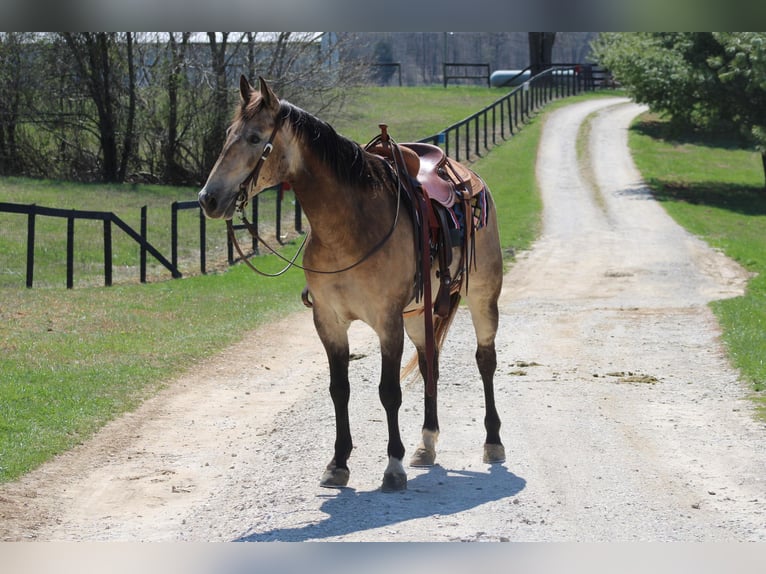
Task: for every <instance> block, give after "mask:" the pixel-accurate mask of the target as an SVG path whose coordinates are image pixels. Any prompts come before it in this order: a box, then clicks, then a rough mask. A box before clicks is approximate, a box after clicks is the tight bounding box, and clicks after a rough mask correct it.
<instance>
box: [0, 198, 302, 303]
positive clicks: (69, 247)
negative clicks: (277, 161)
mask: <svg viewBox="0 0 766 574" xmlns="http://www.w3.org/2000/svg"><path fill="white" fill-rule="evenodd" d="M271 191H274V192H276V198H275V214H276V216H275V219H276V221H275V234H276V239H277V241H278V242H279V243H280V244H283V241H282V230H283V222H282V219H283V211H284V210H283V205H282V204H283V202H284V191H285V190H284V189H283V188H282V186H281V185H280V186H277V187H275V188H271ZM260 197H261V196H260V195H257V196H255V197H254V198H252V200H251V201H250V205H251V214H250V218H251V221H252V222H253V224H254V225H255V228H256V229H258V223H259V221H260V220H262V219H263V218H262V217H261V216H260V215H259V204H260V201H259V198H260ZM186 210H196V211H197V212H198V214H199V269H200V273H202V274H203V275H204V274H205V273H207V251H208V246H207V239H208V238H207V235H208V234H207V219H206V218H205V215H204V213H203V211H202V209H201V208H200V206H199V203H198V202H197V201H174V202H173V203H172V204H171V205H170V228H171V232H170V236H171V237H170V261H168V259H167V258H166V257H165V256H164V255H163V254H162V252H161V251H160V250H159V249H158V248H157V247H156V246H155V245H152V244H151V243H150V242H149V241H148V240H147V236H148V229H147V207H146V206H143V207H142V208H141V219H140V229H139V231H136V230H135V229H134V228H133V227H131V226H130V225H128V224H127V223H125V222H124V221H123V220H122V219H121V218H120V217H119V216H118V215H116V214H114V213H112V212H107V211H84V210H78V209H60V208H54V207H43V206H39V205H35V204H17V203H5V202H0V213H3V212H5V213H17V214H21V215H26V216H27V234H26V236H27V237H26V239H27V245H26V286H27V287H32V286H33V285H34V275H35V244H36V241H35V239H36V233H35V230H36V222H37V218H38V217H40V216H44V217H55V218H64V219H66V220H67V228H66V235H67V241H66V286H67V288H68V289H72V288H73V287H74V270H75V265H74V260H75V258H74V253H75V221H76V220H78V219H81V220H97V221H102V222H103V225H104V227H103V242H104V285H106V286H107V287H110V286H111V285H112V278H113V265H112V227H113V226H114V225H116V226H117V227H118V228H119V229H121V230H122V231H124V232H125V233H126V235H127V236H128V237H130V238H131V239H133V240H134V241H135V242H136V243H137V244H138V245H139V248H140V249H139V281H140V282H141V283H146V278H147V257H148V255H151V256H152V257H154V259H156V260H157V262H158V263H159V264H160V265H161V266H163V267H164V268H165V269H167V271H168V272H169V273H170V275H171V277H173V278H174V279H178V278H180V277H182V273H181V271H180V265H179V245H178V238H179V232H178V225H179V212H180V211H186ZM244 228H245V226H244V225H235V226H234V229H235V230H239V229H244ZM294 228H295V231H296V233H299V234H301V233H303V221H302V212H301V208H300V205H299V204H298V203H297V201H296V203H295V214H294ZM220 229H224V228H223V227H221V228H220ZM222 233H223V234H224V235H225V236H226V244H227V249H226V252H227V261H228V263H229V265H233V264H234V262H235V258H234V249H233V246H232V244H231V240H230V239H229V237H228V234H226V233H225V230H224V231H223V232H222ZM251 242H252V250H253V253H254V254H258V244H257V241H256V240H255V239H251Z"/></svg>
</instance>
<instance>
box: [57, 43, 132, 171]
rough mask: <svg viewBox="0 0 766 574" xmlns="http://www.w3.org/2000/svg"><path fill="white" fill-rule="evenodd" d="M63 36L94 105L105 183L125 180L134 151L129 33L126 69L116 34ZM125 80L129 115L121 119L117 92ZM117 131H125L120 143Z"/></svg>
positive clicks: (120, 90) (120, 89)
mask: <svg viewBox="0 0 766 574" xmlns="http://www.w3.org/2000/svg"><path fill="white" fill-rule="evenodd" d="M62 36H63V38H64V41H65V42H66V45H67V46H68V48H69V50H70V52H71V54H72V55H73V57H74V59H75V62H76V66H77V72H78V74H79V76H80V77H81V78H82V79H83V81H84V83H85V86H86V88H87V91H88V93H89V94H90V97H91V99H92V100H93V103H94V105H95V107H96V112H97V125H98V133H99V141H100V145H101V159H102V165H101V174H102V179H103V181H106V182H122V181H124V180H125V174H126V170H127V165H128V161H129V159H130V155H131V152H132V150H133V137H134V134H133V127H134V126H133V124H134V121H135V109H136V86H135V72H134V69H133V65H132V61H131V60H132V56H133V50H132V47H133V37H132V34H131V33H130V32H128V33H127V34H126V36H125V46H126V50H127V57H126V59H127V61H128V70H127V72H124V71H123V70H122V69H121V62H119V60H118V59H117V49H118V47H117V46H118V38H117V34H116V33H113V32H98V33H91V32H82V33H71V32H63V33H62ZM126 76H127V77H126ZM126 81H127V84H128V115H127V119H125V120H123V119H122V118H121V114H120V112H121V103H120V94H121V92H122V86H123V85H124V83H125V82H126ZM123 121H124V123H123ZM120 132H121V133H123V134H124V136H123V139H122V142H120V141H119V139H118V134H119V133H120ZM120 149H121V150H122V153H121V154H120Z"/></svg>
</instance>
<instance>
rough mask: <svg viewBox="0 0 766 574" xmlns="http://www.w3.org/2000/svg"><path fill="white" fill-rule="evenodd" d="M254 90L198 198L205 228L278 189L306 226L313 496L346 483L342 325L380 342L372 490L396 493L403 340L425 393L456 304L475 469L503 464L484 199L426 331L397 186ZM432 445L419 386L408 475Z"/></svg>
mask: <svg viewBox="0 0 766 574" xmlns="http://www.w3.org/2000/svg"><path fill="white" fill-rule="evenodd" d="M258 81H259V89H257V90H256V89H255V88H254V87H253V86H252V85H251V84H250V82H249V81H248V80H247V79H246V78H245V77H244V76H242V77H241V79H240V86H239V91H240V96H241V102H240V104H239V105H238V107H237V109H236V111H235V114H234V118H233V121H232V123H231V125H230V127H229V128H228V130H227V136H226V139H225V142H224V145H223V149H222V150H221V152H220V156H219V157H218V159H217V161H216V163H215V165H214V166H213V168H212V170H211V172H210V174H209V176H208V178H207V181H206V183H205V185H204V187H203V188H202V189H201V190H200V191H199V193H198V200H199V204H200V206H201V207H202V209H203V211H204V213H205V215H206V216H207V217H208V218H211V219H224V220H227V223H228V224H229V225H230V222H231V219H232V217H233V216H234V215H235V212H237V211H239V210H241V208H242V206H243V204H246V202H247V201H248V200H249V199H251V198H252V197H253V196H254V195H255V194H257V193H259V192H260V191H262V190H264V189H266V188H270V187H273V186H275V185H277V184H279V183H282V182H288V183H289V185H290V186H291V187H292V189H293V190H294V193H295V196H296V199H297V200H298V202H299V203H300V206H301V208H302V209H303V211H304V213H305V215H306V218H307V220H308V222H309V226H310V231H309V233H308V234H307V238H306V242H305V246H304V253H303V262H302V268H303V269H304V273H305V280H306V287H307V291H308V294H309V295H310V303H309V304H310V306H311V309H312V314H313V322H314V326H315V328H316V332H317V334H318V336H319V338H320V340H321V342H322V345H323V346H324V349H325V351H326V354H327V360H328V364H329V378H330V388H329V390H330V396H331V399H332V403H333V406H334V411H335V427H336V430H335V444H334V453H333V457H332V460H331V461H330V463H329V464H328V465H327V467H326V469H325V470H324V472H323V474H322V477H321V479H320V486H323V487H328V488H343V487H347V485H348V481H349V476H350V471H349V466H348V459H349V456H350V454H351V451H352V438H351V430H350V424H349V411H348V404H349V397H350V384H349V339H348V329H349V326H350V324H351V323H352V322H353V321H357V320H360V321H363V322H364V323H366V324H367V325H369V326H370V327H371V328H372V329H373V331H374V332H375V333H376V334H377V337H378V339H379V343H380V355H381V372H380V384H379V386H378V393H379V397H380V401H381V404H382V406H383V408H384V409H385V413H386V421H387V426H388V444H387V455H388V465H387V466H386V468H385V470H384V473H383V483H382V487H381V490H382V491H384V492H392V491H401V490H405V489H406V487H407V474H406V471H405V468H404V463H403V460H404V455H405V447H404V445H403V443H402V439H401V436H400V430H399V414H398V413H399V409H400V406H401V404H402V390H401V378H402V374H403V371H402V368H401V366H402V355H403V352H404V336H405V332H406V334H407V336H408V337H409V338H410V340H411V341H412V343H413V345H414V347H415V350H416V352H417V363H418V365H419V368H420V372H421V374H422V375H423V378H424V380H426V377H427V376H428V378H429V379H433V381H434V384H435V381H436V379H438V376H439V369H438V359H439V352H440V349H441V346H442V341H443V338H444V335H446V331H447V329H448V328H449V325H450V323H451V322H452V318H454V316H455V313H456V311H457V309H458V305H459V303H460V300H461V299H465V301H466V302H467V306H468V309H469V311H470V315H471V319H472V322H473V327H474V331H475V335H476V353H475V359H476V363H477V366H478V370H479V373H480V375H481V379H482V382H483V387H484V396H485V418H484V426H485V430H486V440H485V442H484V449H483V461H484V462H486V463H490V464H494V463H501V462H504V461H505V448H504V446H503V444H502V442H501V440H500V418H499V416H498V412H497V409H496V406H495V397H494V373H495V370H496V367H497V357H496V352H495V336H496V333H497V329H498V320H499V314H498V306H497V301H498V297H499V295H500V291H501V287H502V276H503V261H502V251H501V248H500V241H499V233H498V226H497V212H496V209H495V207H494V200H493V199H492V196H491V194H490V193H489V189H488V188H487V189H486V198H485V199H486V204H487V205H486V224H484V225H483V226H482V227H481V228H479V229H477V230H476V231H475V236H474V237H473V238H472V243H473V245H472V247H471V251H472V252H473V253H474V254H475V257H474V258H473V261H472V264H471V265H470V266H469V268H468V269H467V270H466V271H467V273H468V274H469V275H470V278H469V277H465V281H463V282H462V283H461V285H460V290H459V291H458V292H457V293H453V294H452V295H451V297H450V298H449V310H448V313H447V316H446V317H441V316H432V315H431V314H430V313H427V314H426V316H428V317H429V318H431V320H432V321H433V323H434V325H433V326H431V325H428V324H427V323H426V321H424V319H423V316H424V315H423V306H424V304H425V301H424V299H429V300H432V299H431V298H430V297H422V296H418V293H417V286H416V281H415V280H414V278H415V277H416V276H417V261H418V259H419V256H418V253H417V240H416V239H417V238H416V231H415V229H416V227H415V226H414V225H413V219H414V218H416V216H415V215H413V214H412V212H411V211H410V210H408V209H406V208H403V206H402V204H403V203H404V201H403V199H402V196H401V194H402V182H401V177H400V174H399V173H397V170H395V169H393V168H392V165H391V161H390V160H389V159H387V158H385V157H382V156H380V155H377V154H374V153H371V152H369V151H367V150H366V149H365V148H363V147H362V146H360V145H359V144H357V143H355V142H353V141H351V140H350V139H347V138H345V137H344V136H342V135H340V134H338V133H337V132H336V131H335V129H334V128H333V127H332V126H330V125H329V124H328V123H326V122H324V121H322V120H320V119H319V118H317V117H315V116H313V115H312V114H310V113H309V112H307V111H305V110H303V109H301V108H299V107H298V106H295V105H293V104H291V103H289V102H288V101H286V100H280V99H279V98H278V97H277V96H276V94H275V93H274V92H273V91H272V89H271V87H270V86H269V85H268V83H267V82H266V81H265V80H264V79H263V78H261V77H259V79H258ZM434 147H435V146H434ZM465 249H466V248H465V247H463V246H455V247H453V248H452V255H454V257H452V264H451V267H450V270H451V272H452V275H453V276H455V274H456V273H459V270H458V269H457V268H456V267H457V265H458V263H456V262H457V261H459V260H460V255H461V250H463V251H464V250H465ZM424 257H425V258H429V257H430V254H426V255H425V256H424ZM435 267H436V266H434V268H432V269H431V270H430V272H429V275H430V278H431V279H432V281H430V282H429V283H430V285H431V291H433V293H426V295H434V296H435V294H436V289H437V287H438V275H439V270H438V269H436V268H435ZM469 279H470V280H469ZM429 327H430V328H434V327H435V328H436V330H437V332H438V339H437V344H436V345H435V346H434V345H433V344H432V345H430V348H429V345H428V344H427V338H428V337H427V335H428V331H429ZM414 362H415V361H414V359H413V361H412V363H413V368H414ZM438 436H439V422H438V416H437V393H436V391H435V387H434V389H432V390H430V392H429V390H428V388H426V392H425V393H424V422H423V427H422V437H421V441H420V444H419V446H418V448H417V449H416V451H415V453H414V455H413V456H412V458H411V460H410V465H411V466H413V467H419V466H431V465H433V464H434V461H435V458H436V442H437V438H438Z"/></svg>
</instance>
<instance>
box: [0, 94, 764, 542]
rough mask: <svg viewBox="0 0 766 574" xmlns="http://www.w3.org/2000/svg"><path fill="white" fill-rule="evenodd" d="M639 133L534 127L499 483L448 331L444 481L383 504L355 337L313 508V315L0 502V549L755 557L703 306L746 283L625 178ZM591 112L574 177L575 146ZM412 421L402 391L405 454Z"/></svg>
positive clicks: (756, 476)
mask: <svg viewBox="0 0 766 574" xmlns="http://www.w3.org/2000/svg"><path fill="white" fill-rule="evenodd" d="M639 111H640V108H638V107H637V106H634V105H632V104H629V103H627V102H626V101H625V100H619V99H607V100H603V99H602V100H594V101H589V102H584V103H580V104H575V105H572V106H568V107H565V108H562V109H560V110H558V111H557V112H555V113H554V114H552V115H551V116H550V117H549V119H548V121H547V123H546V125H545V129H544V133H543V141H542V143H541V151H540V158H539V160H540V161H539V168H538V169H539V179H540V184H541V188H542V193H543V198H544V202H545V220H544V232H543V235H542V237H541V239H540V240H539V241H538V242H537V243H536V244H535V246H534V249H533V250H532V251H531V252H529V253H527V254H525V256H523V258H522V259H521V260H520V261H519V262H518V263H517V264H516V265H515V266H514V268H513V269H512V271H511V272H510V273H509V274H508V276H507V277H506V281H505V289H504V293H503V296H502V301H501V303H502V317H501V331H500V334H499V337H498V349H499V357H498V359H499V366H498V372H497V378H496V383H497V399H498V406H499V409H500V413H501V416H502V418H503V423H504V424H503V438H504V441H505V443H506V449H507V453H508V461H507V462H506V463H505V464H504V465H501V466H494V467H490V466H488V465H485V464H482V463H481V446H482V445H481V443H482V440H483V430H482V418H483V408H482V405H483V398H482V395H481V391H480V387H481V385H480V382H479V380H478V373H477V372H476V369H475V366H474V365H473V358H472V357H473V346H474V343H473V334H472V332H471V328H470V321H469V319H468V316H467V314H466V313H465V312H461V314H460V315H459V316H458V319H457V321H456V324H455V327H454V331H453V332H452V333H451V336H450V339H449V341H448V343H447V345H446V347H445V350H444V353H443V356H444V357H445V359H444V363H443V367H442V380H441V381H440V395H441V396H440V401H441V426H442V436H441V439H440V443H439V450H438V456H437V463H438V464H437V466H436V467H434V468H432V469H430V470H429V469H409V471H408V472H409V478H410V481H409V489H408V490H407V491H406V492H404V493H399V494H393V495H386V494H383V493H381V492H379V490H378V486H379V483H380V479H381V476H382V472H383V469H384V467H385V462H386V461H385V456H384V455H385V440H386V432H385V424H384V420H383V419H384V415H383V410H382V408H381V407H380V405H379V402H378V397H377V376H378V375H377V371H378V362H379V361H378V358H377V355H376V348H375V345H374V340H373V337H372V336H371V333H370V331H369V330H368V329H367V328H366V327H364V326H362V325H359V326H355V327H354V330H353V331H354V332H353V334H352V352H354V353H355V359H356V360H354V361H353V363H352V399H351V413H352V421H351V422H352V429H353V431H354V438H355V443H356V450H355V451H354V454H353V456H352V458H351V460H350V464H351V465H352V466H351V472H352V474H351V482H350V485H351V486H352V487H353V488H349V489H345V490H341V491H328V490H323V489H320V488H319V487H318V486H317V483H318V479H319V476H320V474H321V471H322V469H323V467H324V465H325V464H326V463H327V461H328V459H329V458H330V456H331V450H332V449H331V446H332V441H333V439H334V423H333V416H332V408H331V404H330V399H329V396H328V393H327V375H326V367H325V358H324V352H323V351H322V349H321V347H320V345H319V344H318V341H317V339H316V337H315V335H314V333H313V328H312V326H311V321H310V316H309V314H308V312H306V313H301V314H298V315H295V316H292V317H288V318H286V319H285V320H284V321H282V322H280V323H279V324H277V325H275V326H273V327H271V328H269V329H267V330H264V331H262V332H256V333H252V334H250V335H248V336H247V337H246V339H245V340H244V341H242V343H241V344H240V345H238V346H237V347H235V348H232V349H230V350H229V351H227V352H226V353H223V354H222V355H220V356H218V357H215V358H213V359H212V360H211V361H210V362H209V363H207V364H206V365H205V367H204V369H201V370H198V371H195V372H192V373H188V374H186V375H184V376H183V377H181V378H180V379H179V380H177V381H175V382H173V383H172V384H171V385H170V388H169V389H168V390H167V391H166V392H163V393H162V394H161V395H160V396H158V397H156V398H155V399H152V400H150V401H148V402H147V403H146V404H145V405H144V406H143V407H141V408H140V409H139V410H138V411H136V412H135V413H133V414H130V415H126V416H125V417H123V418H121V419H120V420H117V421H115V422H114V423H112V424H110V425H108V426H107V427H106V428H105V429H104V430H103V431H102V432H101V433H99V434H98V436H96V437H95V438H94V439H93V440H92V441H90V442H88V443H87V444H85V445H83V446H82V447H80V448H77V449H75V450H74V451H72V452H70V453H68V454H66V455H64V456H62V457H59V458H58V459H56V460H54V461H52V462H51V463H50V464H47V465H45V466H44V467H42V468H41V469H39V470H37V471H35V472H33V473H31V474H29V475H28V476H26V477H24V478H23V479H22V480H20V481H18V482H15V483H12V484H8V485H4V486H2V487H0V517H1V520H0V540H16V539H21V540H29V539H36V540H206V541H218V540H251V541H261V540H264V541H265V540H275V541H301V540H359V541H362V540H369V541H379V540H390V541H453V540H511V541H527V540H544V541H558V540H564V541H620V540H695V541H696V540H706V541H711V540H715V541H724V540H726V541H733V540H738V541H744V540H766V441H765V440H764V438H766V432H765V431H766V425H764V424H763V423H762V422H758V421H756V420H755V419H754V415H753V410H752V406H751V404H750V403H749V402H748V401H747V400H746V395H747V392H748V391H747V387H746V386H745V385H744V384H743V383H741V382H740V381H739V380H738V377H737V373H736V372H735V371H734V370H733V369H732V368H731V367H730V366H729V364H728V363H727V361H726V359H725V357H724V355H723V352H722V348H721V343H720V341H719V338H718V337H719V331H718V327H717V325H716V322H715V319H714V317H713V316H712V314H711V313H710V311H709V310H708V308H707V306H706V303H707V302H708V301H710V300H713V299H716V298H723V297H730V296H735V295H737V294H738V293H740V292H741V291H742V289H743V287H744V284H745V280H746V276H745V274H744V272H743V271H742V269H740V268H739V267H738V266H737V265H735V264H734V263H733V262H731V261H729V260H727V259H726V258H725V257H723V256H721V255H720V254H718V253H716V252H714V251H713V250H711V249H709V248H708V247H707V246H706V245H705V244H703V243H702V242H700V241H698V240H697V239H695V238H693V237H691V236H689V235H688V234H687V233H685V232H684V231H683V230H681V229H680V228H679V227H678V226H676V225H675V224H674V223H673V222H672V221H671V220H670V219H669V218H668V217H667V216H666V215H665V213H664V211H663V210H662V209H661V208H660V207H659V206H658V205H657V204H656V203H655V202H654V201H652V200H651V198H650V196H649V194H648V192H647V190H646V189H645V188H644V187H643V185H642V184H641V182H640V181H639V177H638V175H637V173H636V171H635V168H634V167H633V164H632V162H631V160H630V158H629V156H628V154H627V144H626V126H627V125H628V123H629V121H630V119H631V118H633V117H634V116H635V115H636V114H637V113H639ZM596 112H597V115H596V116H595V118H594V120H593V124H592V130H591V138H592V141H591V144H590V145H591V157H592V158H593V161H592V165H591V166H590V167H589V168H588V169H586V170H585V173H587V177H582V176H581V173H580V170H579V169H578V164H577V158H576V153H575V147H574V142H575V138H576V135H577V131H578V128H579V126H580V125H581V124H582V122H583V121H585V120H586V118H588V117H589V116H590V114H592V113H596ZM466 341H467V342H466ZM243 356H246V357H249V360H248V361H243V360H242V357H243ZM420 397H421V390H420V388H419V385H418V384H414V383H409V384H407V385H406V386H405V392H404V407H403V413H402V421H401V425H402V429H403V436H404V438H405V442H407V443H408V445H407V446H408V449H409V451H410V452H412V450H413V449H414V447H415V445H416V443H417V440H418V438H419V428H420V425H421V422H422V421H421V414H420V413H421V409H422V406H421V400H420Z"/></svg>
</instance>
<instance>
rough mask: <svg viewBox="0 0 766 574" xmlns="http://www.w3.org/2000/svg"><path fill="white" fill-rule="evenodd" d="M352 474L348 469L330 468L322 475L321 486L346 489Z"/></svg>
mask: <svg viewBox="0 0 766 574" xmlns="http://www.w3.org/2000/svg"><path fill="white" fill-rule="evenodd" d="M349 475H350V473H349V470H348V469H347V468H335V467H332V468H330V467H328V468H327V470H325V471H324V474H322V479H321V480H320V481H319V486H321V487H323V488H344V487H345V486H346V485H347V484H348V477H349Z"/></svg>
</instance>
